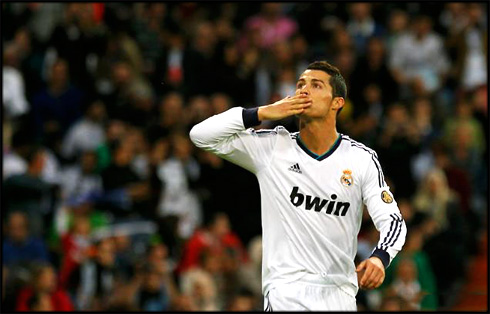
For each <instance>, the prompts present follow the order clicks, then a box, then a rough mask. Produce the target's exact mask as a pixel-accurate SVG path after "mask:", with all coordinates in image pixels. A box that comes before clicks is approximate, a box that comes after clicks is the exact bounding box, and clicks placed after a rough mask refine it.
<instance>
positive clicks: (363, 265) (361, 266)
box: [356, 261, 366, 272]
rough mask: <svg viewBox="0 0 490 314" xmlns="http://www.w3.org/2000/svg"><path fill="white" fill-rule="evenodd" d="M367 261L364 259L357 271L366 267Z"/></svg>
mask: <svg viewBox="0 0 490 314" xmlns="http://www.w3.org/2000/svg"><path fill="white" fill-rule="evenodd" d="M365 265H366V262H365V261H362V262H361V263H360V264H359V265H357V268H356V272H360V271H361V270H363V269H364V268H365Z"/></svg>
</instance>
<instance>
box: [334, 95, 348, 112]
mask: <svg viewBox="0 0 490 314" xmlns="http://www.w3.org/2000/svg"><path fill="white" fill-rule="evenodd" d="M344 105H345V99H344V98H342V97H335V98H334V100H333V107H332V109H335V110H340V109H342V107H344Z"/></svg>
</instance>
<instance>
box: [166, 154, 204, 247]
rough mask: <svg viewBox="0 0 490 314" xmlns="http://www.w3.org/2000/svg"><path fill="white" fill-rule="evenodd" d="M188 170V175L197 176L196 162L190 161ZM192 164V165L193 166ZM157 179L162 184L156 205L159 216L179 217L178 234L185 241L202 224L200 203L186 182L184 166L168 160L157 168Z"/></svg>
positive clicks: (173, 159) (175, 160) (179, 162)
mask: <svg viewBox="0 0 490 314" xmlns="http://www.w3.org/2000/svg"><path fill="white" fill-rule="evenodd" d="M190 163H191V164H190V165H188V168H190V169H191V170H190V171H188V172H187V173H189V174H190V175H194V176H198V175H199V170H196V169H193V168H196V166H197V163H196V161H191V162H190ZM193 164H194V165H193ZM157 176H158V178H159V179H160V180H161V181H162V182H164V187H163V189H162V191H161V195H160V201H159V205H158V209H159V213H160V215H161V216H167V215H177V216H178V217H179V223H178V232H179V235H180V236H181V237H183V238H185V239H187V238H189V237H190V236H191V235H192V233H193V232H194V230H195V229H196V227H197V226H199V225H200V224H201V222H202V213H201V211H202V209H201V206H200V203H199V201H198V199H197V196H196V195H195V193H194V192H192V190H190V188H189V184H188V182H187V174H186V169H185V165H183V163H182V162H181V161H180V160H178V159H176V158H173V157H171V158H169V159H168V160H166V161H165V162H163V163H162V164H160V165H159V166H158V169H157Z"/></svg>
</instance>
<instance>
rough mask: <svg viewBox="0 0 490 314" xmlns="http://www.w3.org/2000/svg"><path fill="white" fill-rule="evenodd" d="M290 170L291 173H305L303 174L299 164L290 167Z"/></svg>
mask: <svg viewBox="0 0 490 314" xmlns="http://www.w3.org/2000/svg"><path fill="white" fill-rule="evenodd" d="M288 170H291V171H294V172H297V173H303V172H301V169H300V167H299V165H298V164H297V163H295V164H294V165H292V166H291V167H289V169H288Z"/></svg>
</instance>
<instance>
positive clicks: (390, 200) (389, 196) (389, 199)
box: [381, 191, 393, 204]
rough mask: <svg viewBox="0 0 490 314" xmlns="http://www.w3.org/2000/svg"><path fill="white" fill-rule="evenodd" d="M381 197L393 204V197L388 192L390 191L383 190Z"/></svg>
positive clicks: (387, 202)
mask: <svg viewBox="0 0 490 314" xmlns="http://www.w3.org/2000/svg"><path fill="white" fill-rule="evenodd" d="M381 199H382V200H383V202H385V203H386V204H391V203H392V202H393V197H392V196H391V195H390V193H388V191H383V192H381Z"/></svg>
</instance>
